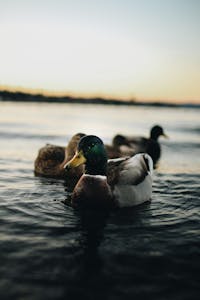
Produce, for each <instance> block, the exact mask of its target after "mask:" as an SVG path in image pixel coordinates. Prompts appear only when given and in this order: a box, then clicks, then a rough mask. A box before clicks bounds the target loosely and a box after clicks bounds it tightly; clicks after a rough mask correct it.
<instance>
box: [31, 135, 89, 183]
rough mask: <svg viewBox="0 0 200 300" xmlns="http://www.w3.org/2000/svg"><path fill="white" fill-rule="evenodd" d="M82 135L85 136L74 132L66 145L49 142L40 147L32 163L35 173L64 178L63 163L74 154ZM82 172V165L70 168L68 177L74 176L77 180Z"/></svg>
mask: <svg viewBox="0 0 200 300" xmlns="http://www.w3.org/2000/svg"><path fill="white" fill-rule="evenodd" d="M83 136H85V134H83V133H77V134H75V135H74V136H73V137H72V138H71V140H70V141H69V143H68V145H67V147H61V146H55V145H50V144H47V145H46V146H44V147H42V148H41V149H40V150H39V152H38V156H37V158H36V160H35V163H34V172H35V175H36V176H44V177H53V178H64V179H66V177H67V176H66V174H65V170H64V165H65V164H66V163H67V162H68V161H69V160H70V159H71V158H72V157H73V156H74V154H75V152H76V148H77V145H78V142H79V140H80V139H81V137H83ZM82 174H83V166H80V167H79V168H77V169H74V170H71V171H70V173H69V174H68V178H70V179H71V178H74V179H76V181H77V180H78V179H79V178H80V176H81V175H82Z"/></svg>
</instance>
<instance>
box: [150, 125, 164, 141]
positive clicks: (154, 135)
mask: <svg viewBox="0 0 200 300" xmlns="http://www.w3.org/2000/svg"><path fill="white" fill-rule="evenodd" d="M159 136H164V137H165V138H168V136H167V135H166V134H165V133H164V130H163V128H162V127H161V126H159V125H155V126H154V127H152V128H151V132H150V138H151V139H153V140H156V141H157V139H158V138H159Z"/></svg>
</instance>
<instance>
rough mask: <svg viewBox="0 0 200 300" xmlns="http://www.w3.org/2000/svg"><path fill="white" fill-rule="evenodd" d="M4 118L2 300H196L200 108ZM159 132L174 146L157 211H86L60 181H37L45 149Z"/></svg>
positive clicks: (0, 133)
mask: <svg viewBox="0 0 200 300" xmlns="http://www.w3.org/2000/svg"><path fill="white" fill-rule="evenodd" d="M0 115H1V118H0V190H1V194H0V228H1V230H0V257H1V264H0V278H1V279H0V298H1V299H3V300H4V299H15V300H16V299H20V300H21V299H28V300H30V299H31V300H32V299H33V300H40V299H41V300H44V299H53V300H55V299H87V300H90V299H109V300H118V299H123V300H124V299H154V300H156V299H158V300H160V299H180V300H184V299H188V300H193V299H199V297H200V285H199V272H200V222H199V221H200V210H199V207H200V205H199V199H200V110H199V109H192V108H188V109H187V108H162V107H160V108H158V107H157V108H154V107H151V108H150V107H142V106H141V107H139V106H138V107H134V106H131V107H129V106H114V105H110V106H109V105H106V106H103V105H81V104H74V105H73V104H56V103H52V104H50V103H49V104H48V103H25V102H24V103H23V102H21V103H15V102H0ZM155 124H159V125H161V126H163V128H164V130H165V132H166V134H167V135H168V136H169V139H168V140H165V139H162V138H160V143H161V146H162V157H161V159H160V163H159V167H158V168H157V170H155V171H154V183H153V195H152V202H151V203H148V204H144V205H142V206H138V207H134V208H129V209H121V210H117V211H114V212H112V213H110V214H106V213H105V214H102V213H99V212H90V211H86V212H84V213H80V212H78V211H76V210H74V209H73V208H71V207H69V206H67V205H64V204H63V201H64V200H65V199H66V198H67V191H66V187H65V184H64V182H63V181H62V180H56V179H49V178H48V179H47V178H39V177H35V176H34V173H33V164H34V159H35V158H36V156H37V152H38V150H39V148H40V147H42V146H43V145H44V144H46V143H52V144H58V145H66V144H67V142H68V141H69V139H70V138H71V136H72V135H73V134H75V133H77V132H83V133H86V134H95V135H98V136H99V137H100V138H102V139H103V141H104V142H106V143H111V140H112V137H113V136H114V135H115V134H116V133H123V134H127V135H134V134H136V135H144V136H147V135H148V134H149V130H150V128H151V127H152V126H153V125H155Z"/></svg>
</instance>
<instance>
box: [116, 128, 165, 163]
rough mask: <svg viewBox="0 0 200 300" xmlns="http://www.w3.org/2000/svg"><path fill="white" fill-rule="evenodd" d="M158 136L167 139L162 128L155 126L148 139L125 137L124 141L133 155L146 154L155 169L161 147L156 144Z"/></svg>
mask: <svg viewBox="0 0 200 300" xmlns="http://www.w3.org/2000/svg"><path fill="white" fill-rule="evenodd" d="M160 136H164V137H166V138H167V135H166V134H165V133H164V131H163V128H162V127H161V126H159V125H156V126H154V127H152V129H151V131H150V136H149V138H145V137H137V136H133V137H131V136H130V137H128V136H127V137H124V138H125V140H126V143H129V145H130V146H131V148H132V150H133V151H134V153H135V154H137V153H148V154H149V155H150V156H151V158H152V160H153V165H154V168H155V167H156V163H157V161H158V160H159V158H160V156H161V147H160V144H159V142H158V138H159V137H160ZM116 137H117V136H115V137H114V138H116Z"/></svg>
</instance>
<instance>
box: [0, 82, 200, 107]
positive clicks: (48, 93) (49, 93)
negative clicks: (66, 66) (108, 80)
mask: <svg viewBox="0 0 200 300" xmlns="http://www.w3.org/2000/svg"><path fill="white" fill-rule="evenodd" d="M0 92H10V93H23V94H28V95H33V96H36V95H41V96H43V97H56V98H62V97H68V98H79V99H103V100H108V101H109V100H118V101H123V102H135V103H141V102H142V103H147V104H148V103H158V104H162V103H163V104H164V103H166V104H175V105H181V104H183V105H184V104H199V105H200V99H199V100H194V99H188V100H186V99H184V100H178V99H175V98H174V99H168V98H162V99H161V98H160V97H159V98H157V97H154V98H153V99H152V97H151V98H137V97H135V96H134V97H133V96H132V97H131V96H130V97H127V96H126V97H120V96H119V97H116V96H114V95H113V96H112V95H103V94H100V93H77V94H76V93H75V92H69V91H65V90H62V91H61V90H60V91H58V90H49V89H43V88H26V87H20V86H17V87H15V86H9V85H0Z"/></svg>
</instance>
